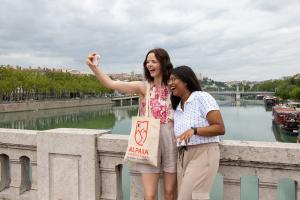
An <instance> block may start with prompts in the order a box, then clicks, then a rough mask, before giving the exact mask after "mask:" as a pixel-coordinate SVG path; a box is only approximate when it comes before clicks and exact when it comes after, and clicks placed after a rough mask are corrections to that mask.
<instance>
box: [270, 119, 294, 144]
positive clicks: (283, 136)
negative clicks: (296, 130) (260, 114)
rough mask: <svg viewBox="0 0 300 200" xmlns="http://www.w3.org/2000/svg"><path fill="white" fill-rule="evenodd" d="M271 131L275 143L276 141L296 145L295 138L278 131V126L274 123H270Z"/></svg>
mask: <svg viewBox="0 0 300 200" xmlns="http://www.w3.org/2000/svg"><path fill="white" fill-rule="evenodd" d="M272 129H273V132H274V136H275V138H276V141H278V142H289V143H296V142H297V136H292V135H288V134H285V133H283V132H282V131H280V128H279V127H278V125H277V124H276V123H275V122H274V121H272Z"/></svg>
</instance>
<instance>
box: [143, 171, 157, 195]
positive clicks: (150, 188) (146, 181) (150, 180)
mask: <svg viewBox="0 0 300 200" xmlns="http://www.w3.org/2000/svg"><path fill="white" fill-rule="evenodd" d="M159 176H160V174H159V173H143V174H141V178H142V183H143V187H144V199H145V200H157V185H158V181H159Z"/></svg>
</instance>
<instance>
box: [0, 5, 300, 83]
mask: <svg viewBox="0 0 300 200" xmlns="http://www.w3.org/2000/svg"><path fill="white" fill-rule="evenodd" d="M0 3H1V4H0V64H10V65H20V66H22V67H28V66H48V67H56V68H59V67H63V68H65V69H77V70H81V71H90V70H89V68H88V67H87V66H86V65H85V59H86V56H87V55H88V53H89V52H92V51H97V52H99V53H100V55H101V63H102V67H103V69H104V71H105V72H107V73H119V72H132V71H134V72H135V73H142V62H143V60H144V58H145V55H146V53H147V52H148V51H149V50H150V49H152V48H155V47H162V48H165V49H166V50H167V51H168V52H169V54H170V57H171V60H172V63H173V64H174V66H179V65H188V66H190V67H192V68H193V69H194V70H195V71H196V72H197V73H202V75H203V76H206V77H209V78H212V79H214V80H218V81H229V80H258V81H261V80H267V79H271V78H280V77H282V76H287V75H294V74H296V73H299V72H300V0H234V1H228V0H211V1H201V0H188V1H183V0H160V1H149V0H108V1H107V0H85V1H82V0H49V1H46V0H1V1H0Z"/></svg>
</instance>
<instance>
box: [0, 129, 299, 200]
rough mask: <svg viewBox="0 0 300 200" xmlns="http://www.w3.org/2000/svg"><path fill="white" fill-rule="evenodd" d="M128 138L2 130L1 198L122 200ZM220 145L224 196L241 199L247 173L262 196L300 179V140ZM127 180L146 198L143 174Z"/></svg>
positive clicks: (134, 195) (266, 199) (134, 194)
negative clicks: (283, 181) (282, 182)
mask: <svg viewBox="0 0 300 200" xmlns="http://www.w3.org/2000/svg"><path fill="white" fill-rule="evenodd" d="M127 141H128V136H126V135H116V134H110V131H108V130H91V129H53V130H47V131H31V130H16V129H0V171H1V173H0V174H1V177H0V200H4V199H5V200H8V199H9V200H37V199H38V200H83V199H84V200H96V199H97V200H99V199H101V200H112V199H123V194H122V167H123V166H124V164H125V163H124V161H123V157H124V154H125V150H126V147H127ZM220 148H221V161H220V168H219V173H220V174H221V175H222V176H223V180H224V184H223V186H221V187H220V188H218V189H219V190H223V194H224V199H225V200H236V199H240V196H241V195H240V192H241V191H243V190H244V189H245V186H243V181H241V180H242V179H243V178H241V177H243V176H249V175H255V176H257V177H258V179H257V180H258V181H257V182H258V185H257V187H258V188H257V191H258V192H257V194H258V195H259V199H260V200H271V199H272V200H273V199H276V198H277V192H276V190H277V185H278V182H279V180H281V179H282V178H290V179H292V180H294V181H295V183H299V181H300V145H299V144H287V143H277V142H274V143H273V142H253V141H229V140H226V141H223V142H222V143H221V145H220ZM127 184H130V199H131V200H141V199H143V190H142V184H141V181H140V177H139V174H138V173H136V172H135V171H133V170H130V183H129V181H128V183H127ZM218 187H219V186H218ZM254 189H255V188H254ZM294 189H295V192H296V196H297V197H298V198H299V196H300V187H299V184H298V185H297V184H295V188H294ZM254 193H255V191H254Z"/></svg>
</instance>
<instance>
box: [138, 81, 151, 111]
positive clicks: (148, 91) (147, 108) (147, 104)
mask: <svg viewBox="0 0 300 200" xmlns="http://www.w3.org/2000/svg"><path fill="white" fill-rule="evenodd" d="M145 101H146V105H145V116H146V117H149V116H148V115H149V104H150V103H149V101H150V83H148V82H147V81H146V96H145ZM140 107H141V102H139V109H138V113H137V116H140Z"/></svg>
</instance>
